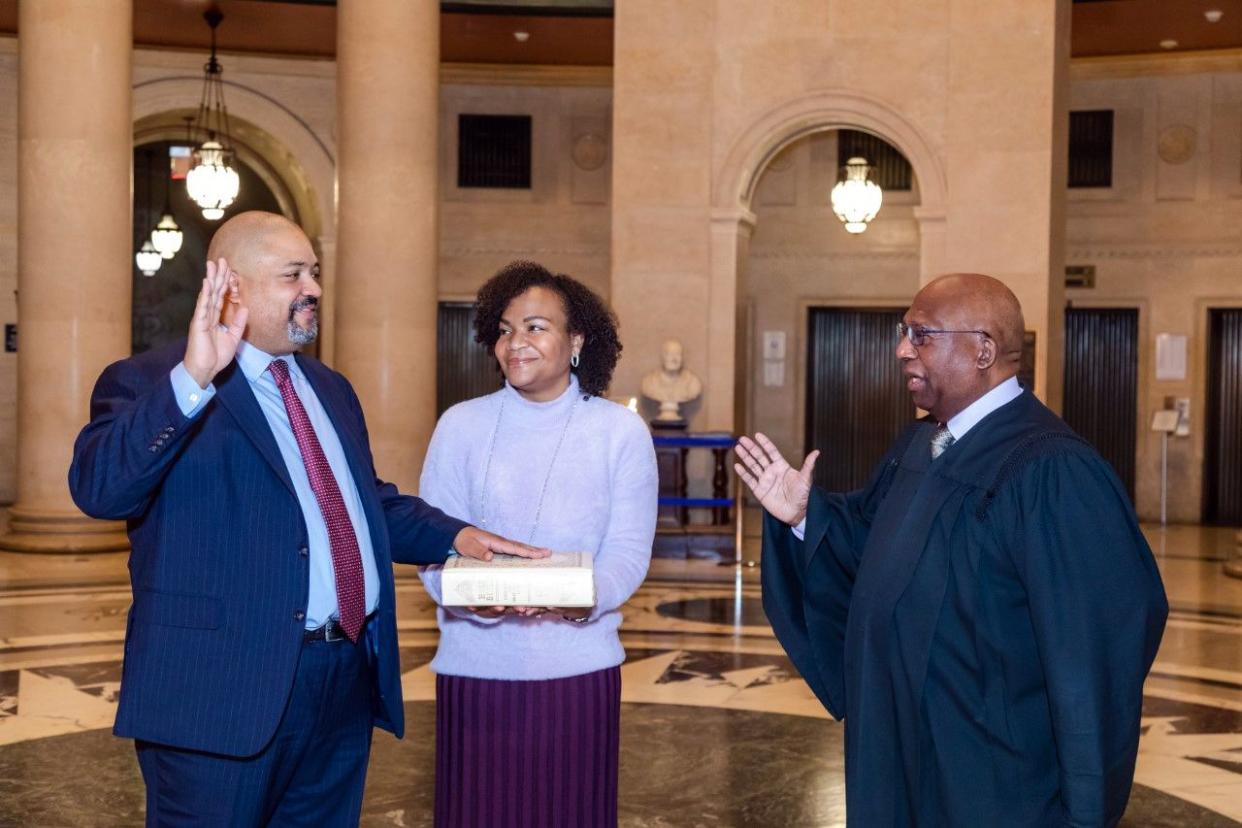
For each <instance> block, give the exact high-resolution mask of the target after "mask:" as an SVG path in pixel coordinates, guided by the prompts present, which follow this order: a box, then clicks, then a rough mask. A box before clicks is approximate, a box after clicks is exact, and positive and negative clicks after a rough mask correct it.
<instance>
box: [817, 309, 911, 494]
mask: <svg viewBox="0 0 1242 828" xmlns="http://www.w3.org/2000/svg"><path fill="white" fill-rule="evenodd" d="M901 317H902V311H901V310H897V309H876V310H872V309H855V308H811V311H810V317H809V320H808V332H807V333H808V335H807V384H806V449H807V451H808V452H809V451H811V450H812V449H819V450H820V451H821V452H822V454H821V456H820V460H819V462H818V463H817V464H816V466H815V482H816V483H818V484H819V485H821V486H823V487H825V488H827V489H828V490H829V491H850V490H853V489H857V488H860V487H861V486H863V485H864V484H865V483H866V482H867V479H868V478H869V477H870V475H871V472H872V471H873V470H874V469H875V464H876V463H878V462H879V461H880V458H882V457H883V456H884V452H886V451H887V450H888V448H889V446H891V445H892V443H893V441H894V440H895V439H896V438H897V437H898V436H899V435H900V434H901V432H902V430H904V429H905V427H906V426H907V425H909V424H910V423H911V422H912V421H913V420H914V414H915V410H914V405H913V403H911V402H910V395H909V393H908V392H907V391H906V388H905V382H904V380H903V378H902V374H901V366H900V364H899V363H898V361H897V358H896V356H895V351H896V348H897V334H896V325H897V323H898V322H900V321H901Z"/></svg>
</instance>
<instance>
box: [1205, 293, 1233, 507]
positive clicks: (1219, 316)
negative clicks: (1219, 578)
mask: <svg viewBox="0 0 1242 828" xmlns="http://www.w3.org/2000/svg"><path fill="white" fill-rule="evenodd" d="M1208 324H1209V331H1208V382H1207V386H1208V388H1207V411H1206V412H1205V414H1206V416H1205V417H1204V422H1205V424H1206V428H1207V433H1206V434H1205V435H1204V447H1203V520H1204V522H1205V523H1219V524H1227V525H1232V526H1238V525H1242V309H1238V308H1221V309H1213V310H1211V311H1210V312H1209V319H1208Z"/></svg>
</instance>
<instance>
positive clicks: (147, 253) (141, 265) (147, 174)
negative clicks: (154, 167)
mask: <svg viewBox="0 0 1242 828" xmlns="http://www.w3.org/2000/svg"><path fill="white" fill-rule="evenodd" d="M142 158H143V161H144V169H143V194H142V210H143V212H144V213H145V212H146V210H147V209H148V207H149V205H150V204H151V150H145V151H144V152H143V154H142ZM135 212H136V211H135ZM141 220H142V219H139V218H138V217H137V216H135V224H137V223H138V222H139V221H141ZM163 260H164V257H163V256H161V255H160V252H159V251H158V250H156V249H155V245H153V244H151V239H149V238H144V241H143V242H142V247H140V248H138V252H137V253H135V254H134V264H135V265H137V266H138V270H139V271H141V272H142V275H143V276H154V275H155V272H156V271H157V270H159V269H160V264H161V263H162V262H163Z"/></svg>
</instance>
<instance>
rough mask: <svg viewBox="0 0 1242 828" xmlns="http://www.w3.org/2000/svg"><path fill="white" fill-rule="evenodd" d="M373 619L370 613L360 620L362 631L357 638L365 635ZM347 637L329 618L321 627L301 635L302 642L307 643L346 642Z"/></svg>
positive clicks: (337, 622) (372, 614) (338, 624)
mask: <svg viewBox="0 0 1242 828" xmlns="http://www.w3.org/2000/svg"><path fill="white" fill-rule="evenodd" d="M374 617H375V613H371V614H370V615H368V616H367V617H366V618H364V619H363V620H362V629H360V630H359V631H358V638H359V639H361V638H362V636H364V635H365V634H366V631H367V624H369V623H371V619H372V618H374ZM348 640H349V636H347V635H345V628H344V627H342V626H341V622H340V621H338V620H336V619H335V618H329V619H328V623H326V624H324V625H323V626H322V627H316V628H315V629H313V630H305V631H304V632H303V633H302V642H303V643H309V642H311V641H348Z"/></svg>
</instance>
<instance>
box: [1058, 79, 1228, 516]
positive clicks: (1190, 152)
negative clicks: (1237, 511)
mask: <svg viewBox="0 0 1242 828" xmlns="http://www.w3.org/2000/svg"><path fill="white" fill-rule="evenodd" d="M1070 103H1071V106H1072V107H1073V108H1075V109H1097V108H1099V109H1113V110H1114V111H1115V115H1114V138H1113V141H1114V166H1113V186H1112V187H1111V188H1108V189H1102V190H1072V191H1070V197H1069V205H1068V221H1067V225H1068V232H1067V244H1068V250H1067V258H1066V261H1067V263H1069V264H1080V265H1094V266H1095V268H1096V286H1095V288H1093V289H1074V290H1069V291H1067V295H1066V298H1067V299H1068V300H1069V301H1071V302H1072V303H1073V304H1074V305H1075V306H1078V307H1084V308H1087V307H1134V308H1138V309H1139V320H1140V332H1139V335H1140V359H1139V399H1138V426H1139V435H1138V446H1137V480H1136V482H1137V492H1136V494H1137V499H1138V504H1137V505H1138V509H1139V513H1140V514H1141V515H1142V516H1143V517H1145V518H1149V519H1158V517H1159V513H1160V489H1159V487H1160V442H1161V438H1160V436H1159V435H1157V434H1153V433H1152V432H1151V431H1150V430H1148V426H1149V425H1150V422H1151V417H1152V414H1153V412H1155V411H1157V410H1159V409H1161V408H1163V407H1164V402H1165V398H1166V397H1188V398H1190V400H1191V415H1192V425H1191V434H1190V436H1189V437H1175V438H1172V439H1171V440H1170V444H1169V519H1170V520H1172V521H1197V520H1199V518H1200V515H1201V511H1200V509H1201V506H1200V499H1201V494H1202V483H1203V479H1202V464H1203V451H1204V427H1205V418H1204V408H1205V405H1206V401H1207V388H1208V384H1209V381H1210V378H1209V377H1208V376H1207V367H1208V366H1207V320H1208V309H1209V308H1212V307H1238V306H1242V233H1240V232H1239V228H1240V227H1242V60H1239V59H1238V58H1237V57H1236V56H1234V57H1224V58H1218V59H1204V58H1200V57H1194V56H1190V57H1181V58H1175V57H1162V58H1157V59H1151V58H1149V59H1129V60H1113V61H1094V62H1082V63H1079V64H1077V65H1076V66H1075V67H1074V70H1073V83H1072V86H1071V95H1070ZM1161 333H1170V334H1180V335H1183V336H1186V337H1188V338H1189V347H1188V363H1189V364H1188V373H1187V377H1186V379H1185V380H1184V381H1158V380H1156V369H1155V358H1156V336H1157V335H1158V334H1161Z"/></svg>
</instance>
